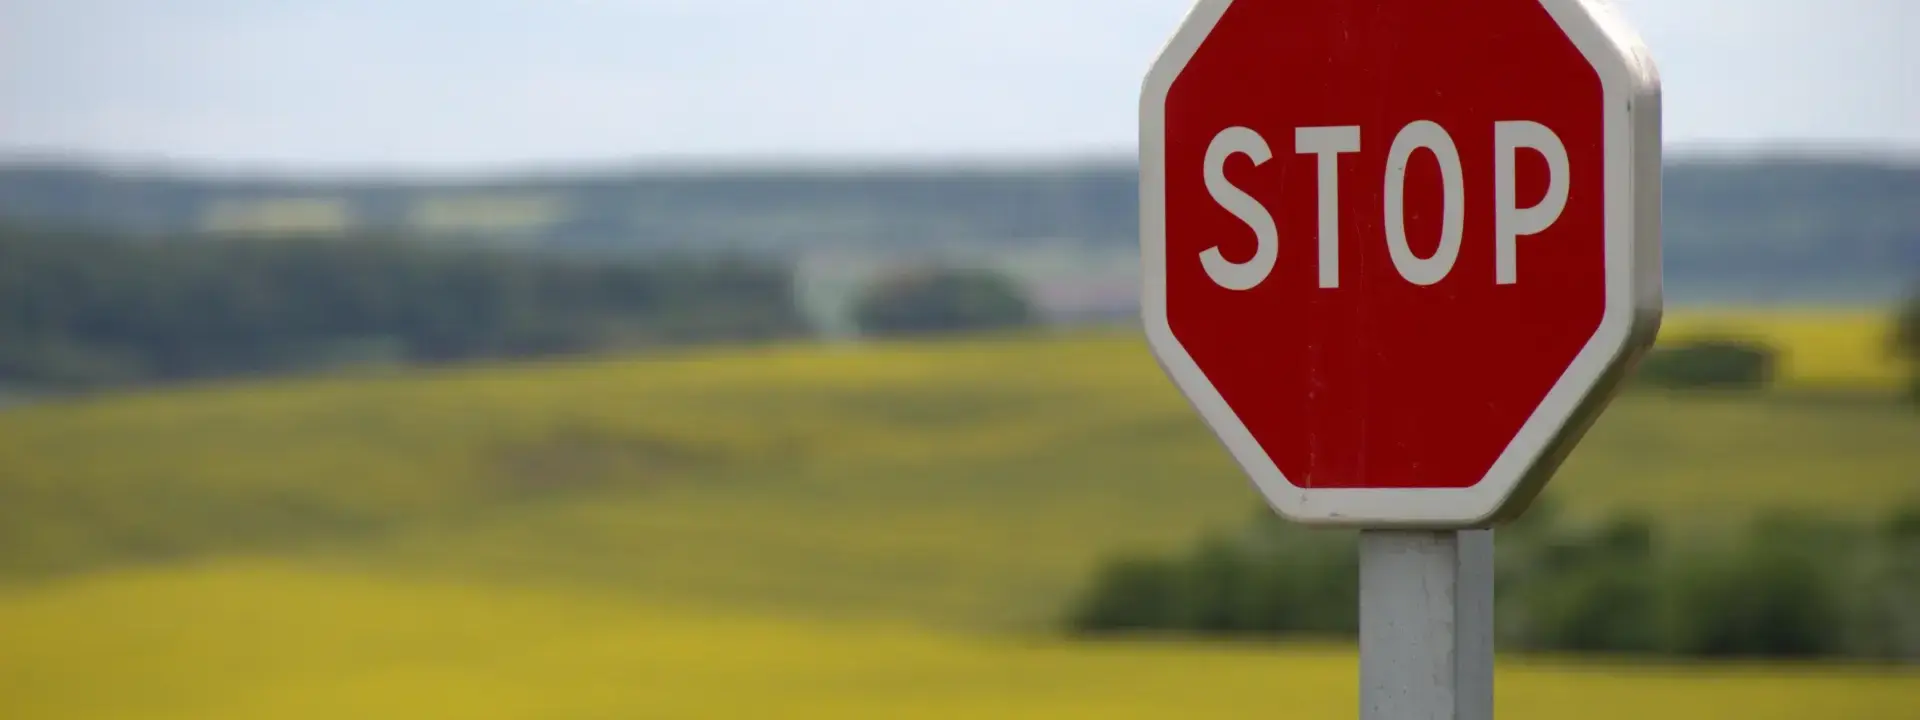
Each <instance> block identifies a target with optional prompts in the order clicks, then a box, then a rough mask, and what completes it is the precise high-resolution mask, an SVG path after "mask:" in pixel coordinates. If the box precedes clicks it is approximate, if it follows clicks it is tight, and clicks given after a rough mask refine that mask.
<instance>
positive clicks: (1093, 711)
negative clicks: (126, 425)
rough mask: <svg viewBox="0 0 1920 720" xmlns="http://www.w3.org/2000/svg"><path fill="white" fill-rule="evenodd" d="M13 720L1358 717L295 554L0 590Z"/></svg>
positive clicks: (1290, 679)
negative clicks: (292, 560)
mask: <svg viewBox="0 0 1920 720" xmlns="http://www.w3.org/2000/svg"><path fill="white" fill-rule="evenodd" d="M0 628H5V630H6V633H5V637H6V641H7V642H6V646H5V649H4V651H0V716H4V717H8V718H69V717H70V718H116V719H117V720H139V719H145V718H195V719H197V720H226V719H229V718H235V719H237V718H248V719H253V718H275V719H276V720H304V719H307V718H312V719H314V720H321V719H326V720H333V719H335V718H406V719H407V720H432V719H437V718H462V719H464V720H494V719H500V720H506V719H510V718H527V719H533V718H615V717H618V718H656V717H657V718H816V717H817V718H836V719H840V718H876V719H880V718H889V719H890V718H992V719H996V720H997V719H1001V718H1035V719H1041V718H1045V719H1048V720H1056V719H1058V720H1064V719H1068V718H1143V719H1144V718H1156V719H1159V718H1196V719H1199V718H1244V717H1265V716H1277V717H1289V718H1351V717H1354V716H1355V715H1356V714H1357V712H1356V699H1355V698H1356V695H1355V693H1356V692H1357V691H1356V674H1357V664H1356V663H1357V661H1356V658H1355V657H1354V655H1353V654H1352V652H1351V651H1350V650H1349V649H1346V648H1339V647H1321V646H1314V645H1305V646H1292V647H1280V648H1275V647H1266V648H1254V647H1238V648H1235V647H1219V646H1202V645H1192V644H1171V643H1168V644H1144V643H1136V644H1128V645H1117V644H1115V645H1108V644H1100V645H1074V644H1069V643H1066V642H1061V641H1053V640H1018V639H1009V638H1004V637H968V636H961V635H956V634H952V633H943V632H935V631H929V630H926V629H923V628H918V627H913V626H908V625H897V624H887V623H876V622H866V623H838V622H831V621H812V622H795V621H791V620H782V619H778V618H768V617H760V616H742V615H732V614H726V613H718V612H712V611H706V610H695V609H688V608H684V607H681V608H671V607H662V606H656V605H648V604H638V603H634V602H631V601H629V600H626V599H623V598H619V597H614V596H607V595H599V594H594V593H590V592H585V591H579V590H574V591H570V592H565V593H556V592H552V591H550V590H546V589H533V588H521V587H511V586H499V585H473V584H463V583H451V582H428V581H421V580H417V579H400V578H391V577H377V576H369V575H364V574H358V573H349V572H343V571H339V570H336V569H325V568H296V567H292V566H288V565H284V564H277V563H259V562H254V563H232V562H230V563H223V564H219V565H214V566H200V567H191V568H181V569H174V570H168V571H159V572H121V573H114V574H109V575H105V576H100V577H95V578H91V579H87V580H82V581H77V582H73V583H71V584H69V585H67V586H65V587H63V588H60V589H58V590H54V591H40V592H29V593H14V594H9V595H0ZM1496 686H1497V700H1496V703H1497V712H1498V714H1499V715H1500V716H1501V717H1508V718H1553V719H1554V720H1586V719H1589V718H1591V719H1592V720H1614V719H1616V718H1619V717H1623V716H1627V717H1636V718H1647V719H1648V720H1658V719H1665V718H1673V719H1674V720H1682V719H1684V720H1713V719H1715V718H1726V719H1727V720H1772V719H1776V718H1777V719H1778V720H1806V719H1809V718H1819V719H1820V720H1902V719H1903V718H1907V719H1910V718H1915V717H1920V714H1916V713H1920V673H1916V672H1912V671H1901V670H1884V669H1879V670H1876V669H1870V668H1852V669H1833V668H1819V667H1808V666H1797V667H1796V666H1771V667H1769V666H1731V667H1727V666H1722V667H1689V666H1668V667H1660V666H1650V667H1639V668H1636V667H1629V666H1620V665H1597V664H1591V663H1579V662H1571V661H1542V660H1538V659H1533V660H1525V661H1518V662H1514V661H1510V662H1506V663H1504V664H1503V665H1502V666H1501V667H1500V669H1499V671H1498V676H1497V680H1496Z"/></svg>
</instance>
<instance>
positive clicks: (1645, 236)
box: [1139, 0, 1663, 529]
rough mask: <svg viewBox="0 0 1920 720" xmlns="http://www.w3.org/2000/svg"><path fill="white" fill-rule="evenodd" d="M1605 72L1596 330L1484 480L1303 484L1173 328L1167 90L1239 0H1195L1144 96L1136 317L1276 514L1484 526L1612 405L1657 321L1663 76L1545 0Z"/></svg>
mask: <svg viewBox="0 0 1920 720" xmlns="http://www.w3.org/2000/svg"><path fill="white" fill-rule="evenodd" d="M1539 1H1540V4H1541V6H1542V7H1543V8H1544V9H1546V10H1547V12H1548V13H1549V14H1550V15H1551V16H1552V17H1553V18H1554V20H1555V22H1556V23H1557V24H1558V25H1559V26H1560V29H1561V31H1562V32H1564V33H1566V35H1567V37H1568V38H1569V39H1570V40H1571V41H1572V42H1573V43H1574V46H1575V47H1576V48H1578V49H1579V50H1580V52H1581V54H1582V55H1584V56H1585V57H1586V59H1587V62H1588V64H1589V65H1591V66H1592V67H1593V69H1594V71H1595V73H1596V74H1597V75H1598V76H1599V78H1600V82H1601V95H1602V102H1603V107H1604V112H1605V118H1604V121H1603V134H1604V140H1603V142H1604V144H1605V147H1604V149H1603V157H1604V163H1605V165H1606V167H1605V172H1604V177H1605V180H1604V182H1605V184H1606V207H1605V209H1604V214H1603V217H1604V220H1603V223H1604V229H1603V233H1604V244H1605V247H1604V251H1603V254H1604V258H1605V262H1606V281H1605V286H1606V289H1607V298H1606V306H1605V310H1604V312H1603V314H1602V317H1601V320H1600V326H1599V328H1598V329H1597V330H1596V331H1595V332H1594V335H1593V337H1591V338H1589V339H1588V341H1587V343H1586V345H1585V346H1584V347H1582V348H1581V350H1580V352H1579V353H1578V354H1577V355H1575V357H1574V360H1573V362H1572V363H1570V364H1569V366H1568V368H1567V370H1566V371H1565V372H1564V373H1563V374H1562V375H1561V377H1560V379H1559V380H1558V381H1556V382H1555V384H1554V386H1553V387H1552V388H1551V389H1550V390H1549V391H1548V392H1547V395H1546V397H1545V398H1544V399H1543V400H1542V401H1541V404H1540V406H1539V407H1538V408H1536V409H1535V411H1534V413H1533V414H1532V415H1531V416H1530V417H1529V418H1528V419H1527V421H1526V422H1525V423H1523V424H1522V425H1521V428H1520V430H1519V432H1518V433H1516V434H1515V436H1514V438H1513V439H1512V441H1511V442H1510V443H1509V444H1508V445H1507V447H1506V449H1505V450H1503V451H1502V452H1501V454H1500V456H1499V457H1498V458H1497V459H1496V460H1495V461H1494V464H1493V466H1492V467H1491V468H1490V469H1489V470H1488V472H1487V474H1486V475H1485V476H1483V477H1482V478H1481V479H1480V481H1479V482H1477V483H1475V484H1474V485H1472V486H1469V487H1465V488H1457V489H1453V488H1448V489H1355V488H1300V487H1297V486H1295V485H1294V484H1292V483H1291V482H1289V481H1288V480H1287V478H1286V476H1285V474H1283V473H1282V472H1281V471H1280V469H1279V468H1278V467H1277V466H1276V465H1275V464H1274V463H1273V461H1272V460H1271V459H1269V458H1268V457H1267V454H1266V451H1265V450H1264V449H1263V448H1261V447H1260V444H1259V442H1258V441H1257V440H1255V439H1254V437H1253V435H1252V433H1251V432H1249V431H1248V430H1247V428H1246V425H1245V424H1243V423H1242V422H1241V421H1240V419H1239V417H1238V416H1237V415H1236V414H1235V413H1234V411H1233V409H1232V408H1231V407H1229V406H1228V405H1227V403H1226V400H1225V399H1224V398H1222V397H1221V396H1220V394H1219V392H1218V391H1217V390H1216V389H1215V388H1214V386H1213V384H1212V382H1210V381H1209V380H1208V379H1207V377H1206V375H1205V373H1204V372H1202V371H1201V369H1200V368H1199V366H1198V365H1197V364H1196V363H1195V362H1194V361H1193V358H1192V357H1191V356H1189V355H1188V354H1187V352H1186V350H1185V349H1184V348H1183V347H1181V345H1180V343H1179V341H1178V339H1177V338H1175V337H1174V334H1173V329H1172V327H1171V325H1170V324H1169V322H1168V319H1167V308H1166V269H1167V265H1166V214H1167V213H1166V204H1165V197H1166V148H1165V127H1166V116H1165V110H1166V99H1167V95H1168V93H1169V92H1170V90H1171V88H1172V86H1173V83H1174V80H1175V79H1176V78H1178V77H1179V75H1180V73H1181V71H1182V70H1184V69H1185V67H1186V65H1187V63H1188V62H1189V61H1190V60H1191V59H1192V58H1193V55H1194V53H1195V52H1197V51H1198V50H1199V47H1200V45H1201V43H1202V42H1204V41H1205V39H1206V37H1207V35H1208V34H1209V33H1210V32H1211V31H1212V30H1213V27H1214V26H1215V25H1216V24H1218V22H1219V21H1220V18H1221V17H1222V16H1223V15H1224V14H1225V13H1226V11H1227V8H1228V7H1230V6H1231V5H1232V4H1233V2H1234V0H1199V1H1198V2H1196V3H1195V4H1194V6H1193V8H1192V9H1191V10H1190V11H1189V12H1188V14H1187V17H1186V19H1185V20H1184V21H1183V22H1182V23H1181V25H1180V27H1179V29H1178V30H1176V31H1175V32H1174V34H1173V35H1172V37H1171V38H1170V39H1169V40H1168V42H1167V44H1166V46H1165V48H1164V49H1163V50H1162V52H1161V53H1160V55H1159V57H1158V58H1157V59H1156V60H1155V61H1154V63H1153V66H1152V68H1151V69H1150V70H1148V72H1147V75H1146V79H1145V82H1144V83H1143V86H1142V91H1141V96H1140V127H1139V131H1140V160H1139V162H1140V185H1139V192H1140V199H1139V204H1140V205H1139V207H1140V246H1141V248H1140V249H1141V280H1142V288H1141V319H1142V321H1143V324H1144V326H1145V331H1146V337H1147V344H1148V346H1149V348H1150V349H1151V351H1152V353H1153V355H1154V358H1155V359H1156V360H1157V361H1158V362H1159V364H1160V366H1161V368H1162V370H1163V371H1164V372H1165V373H1166V374H1167V375H1168V377H1169V378H1170V379H1172V380H1173V382H1174V384H1175V385H1176V386H1177V387H1178V388H1179V389H1180V390H1181V392H1182V393H1183V394H1184V395H1185V396H1186V397H1187V400H1188V402H1189V403H1190V404H1192V405H1193V407H1194V409H1195V410H1196V411H1198V412H1199V414H1200V416H1201V418H1202V419H1203V420H1204V421H1205V422H1206V424H1207V425H1208V426H1209V427H1210V428H1211V429H1212V430H1213V431H1214V434H1215V435H1216V436H1217V437H1218V438H1219V440H1220V442H1221V443H1222V444H1223V445H1225V446H1226V449H1227V451H1228V453H1229V454H1231V455H1232V456H1233V458H1234V459H1235V461H1237V462H1238V463H1239V465H1240V466H1241V468H1242V469H1243V470H1245V471H1246V473H1247V474H1248V476H1249V478H1250V479H1251V480H1252V481H1253V484H1254V485H1255V487H1256V488H1257V489H1258V490H1259V491H1260V494H1261V495H1263V496H1264V497H1265V498H1266V500H1267V503H1268V504H1269V505H1270V506H1272V508H1273V509H1274V511H1276V512H1278V513H1279V514H1280V515H1281V516H1283V517H1285V518H1287V519H1288V520H1292V521H1294V522H1298V523H1302V524H1307V525H1322V526H1345V527H1405V528H1429V529H1457V528H1474V527H1487V526H1490V525H1493V524H1496V523H1498V522H1501V521H1504V520H1507V519H1510V518H1512V517H1513V516H1515V515H1517V514H1518V513H1519V512H1521V511H1523V510H1524V509H1525V505H1526V504H1527V503H1528V502H1529V501H1531V500H1532V498H1533V497H1534V495H1536V494H1537V493H1538V492H1539V490H1540V489H1541V488H1542V487H1544V486H1545V484H1546V482H1547V480H1548V479H1549V478H1550V476H1551V475H1552V474H1553V472H1554V470H1556V469H1557V468H1558V466H1559V464H1560V462H1561V461H1562V460H1564V459H1565V457H1566V456H1567V454H1568V453H1570V452H1571V451H1572V449H1573V446H1574V445H1575V444H1577V443H1578V441H1579V440H1580V438H1581V436H1583V435H1584V434H1585V432H1586V430H1587V428H1588V427H1589V426H1591V425H1592V423H1593V421H1594V420H1595V419H1596V418H1597V417H1598V416H1599V414H1600V412H1601V411H1602V410H1604V409H1605V407H1606V405H1607V403H1608V402H1609V401H1610V400H1611V399H1612V397H1613V395H1614V394H1615V392H1616V391H1617V389H1618V386H1619V384H1620V382H1621V380H1622V379H1623V378H1624V377H1625V375H1626V374H1627V373H1628V371H1629V370H1631V368H1632V367H1633V365H1634V364H1635V363H1636V362H1637V361H1638V359H1639V358H1640V356H1641V355H1642V354H1643V353H1644V352H1645V351H1646V349H1647V348H1648V347H1650V346H1651V345H1652V342H1653V338H1654V335H1655V334H1657V332H1658V330H1659V326H1660V320H1661V308H1662V302H1663V300H1662V288H1661V277H1660V174H1661V161H1662V141H1661V111H1660V79H1659V74H1658V71H1657V70H1656V68H1655V66H1654V64H1653V61H1652V58H1651V57H1650V54H1649V53H1648V52H1647V49H1646V46H1645V45H1644V43H1642V42H1641V40H1640V37H1639V36H1638V34H1637V33H1635V32H1634V31H1633V30H1632V28H1631V27H1629V26H1628V25H1627V23H1626V22H1625V21H1624V19H1622V18H1620V17H1619V16H1618V15H1617V14H1616V13H1615V11H1614V10H1613V8H1611V7H1610V6H1609V5H1608V4H1606V3H1604V2H1602V1H1601V0H1539Z"/></svg>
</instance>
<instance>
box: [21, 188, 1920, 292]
mask: <svg viewBox="0 0 1920 720" xmlns="http://www.w3.org/2000/svg"><path fill="white" fill-rule="evenodd" d="M1136 185H1137V181H1136V168H1135V167H1134V166H1133V162H1132V159H1131V158H1125V157H1115V158H1111V159H1109V160H1106V161H1087V162H1057V163H1031V164H1027V163H1023V164H1009V165H1004V166H999V167H956V166H948V167H940V166H920V167H865V168H862V167H847V168H805V167H789V168H758V169H756V168H745V169H732V170H729V169H714V168H709V169H702V170H690V169H643V168H631V169H604V170H602V169H580V170H573V171H564V172H552V173H539V174H533V173H529V174H520V175H502V176H490V177H468V178H458V179H446V180H403V179H391V178H388V179H380V178H373V179H342V180H334V179H317V178H316V179H300V178H285V177H271V176H266V177H248V176H210V175H205V174H195V173H194V172H193V170H192V169H191V168H166V167H161V168H146V169H131V168H111V167H102V166H98V165H91V164H88V163H85V162H81V161H65V160H56V161H48V162H11V163H0V218H6V219H12V220H16V221H25V222H32V223H35V224H43V225H55V226H80V227H91V228H96V229H101V230H105V231H109V232H114V233H125V234H133V235H149V234H157V235H171V236H180V235H193V234H200V233H238V234H244V233H249V232H273V233H282V234H296V235H297V234H318V235H355V234H390V235H397V236H405V237H413V238H423V239H429V240H447V241H458V242H462V243H477V244H494V245H501V246H509V247H520V248H527V249H538V250H544V251H554V252H567V253H576V254H588V255H618V254H633V253H654V252H671V251H695V252H709V251H714V250H725V251H729V252H746V253H751V254H753V255H754V256H756V257H779V258H783V259H784V260H791V259H795V258H805V257H809V256H815V257H826V258H829V261H830V262H831V261H837V260H840V259H842V258H853V259H872V258H879V257H885V258H888V259H904V260H906V261H910V262H912V261H920V260H925V259H927V258H929V257H934V256H944V255H950V254H960V255H965V256H969V257H974V258H980V257H985V258H989V259H991V260H992V261H993V262H995V263H996V264H1001V265H1013V266H1022V267H1023V268H1024V270H1025V271H1026V272H1027V273H1029V274H1030V275H1031V276H1034V277H1046V278H1048V279H1050V280H1052V281H1056V282H1060V283H1073V282H1078V281H1080V280H1079V279H1077V278H1076V277H1075V276H1078V277H1079V278H1084V277H1085V276H1086V275H1087V274H1088V273H1089V271H1090V269H1105V268H1108V267H1109V266H1112V267H1115V268H1118V267H1125V266H1128V264H1129V263H1130V262H1131V259H1132V258H1135V257H1137V256H1138V252H1139V236H1138V229H1137V219H1138V199H1139V193H1138V189H1137V187H1136ZM1662 190H1663V196H1664V197H1663V200H1662V213H1663V218H1664V220H1663V228H1662V238H1663V244H1664V247H1663V249H1662V258H1663V262H1664V264H1665V268H1666V276H1667V278H1666V279H1667V283H1666V291H1667V293H1668V297H1669V299H1670V300H1672V301H1674V302H1681V303H1696V302H1712V303H1724V304H1744V303H1751V302H1786V303H1806V302H1829V301H1844V302H1850V303H1860V302H1867V303H1872V304H1875V305H1880V304H1886V303H1889V302H1891V301H1892V299H1893V298H1894V297H1896V296H1897V295H1898V294H1899V293H1900V292H1901V291H1902V289H1903V286H1904V284H1905V283H1907V282H1909V281H1910V280H1911V279H1912V278H1913V277H1914V274H1915V273H1916V271H1920V204H1916V203H1915V202H1914V198H1916V197H1920V168H1915V167H1913V166H1912V165H1910V164H1908V165H1902V164H1900V163H1898V162H1882V161H1878V160H1873V159H1856V158H1844V157H1824V158H1823V157H1794V156H1790V155H1786V156H1774V157H1766V156H1761V157H1747V158H1720V159H1716V158H1689V157H1676V158H1674V159H1673V160H1672V161H1670V162H1669V164H1668V167H1667V169H1666V173H1665V175H1664V177H1663V180H1662ZM1113 260H1121V261H1124V262H1118V263H1115V262H1111V261H1113Z"/></svg>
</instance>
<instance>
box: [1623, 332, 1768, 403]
mask: <svg viewBox="0 0 1920 720" xmlns="http://www.w3.org/2000/svg"><path fill="white" fill-rule="evenodd" d="M1775 364H1776V359H1775V352H1774V350H1773V349H1772V348H1770V347H1768V346H1766V345H1764V344H1761V343H1757V342H1751V341H1746V340H1731V339H1707V340H1694V341H1689V342H1685V343H1680V344H1675V345H1670V346H1660V347H1655V348H1654V349H1653V350H1652V351H1650V352H1648V353H1647V356H1646V358H1645V359H1643V360H1642V361H1641V362H1640V367H1639V369H1638V370H1637V378H1638V380H1639V381H1640V382H1643V383H1646V384H1649V385H1652V386H1655V387H1661V388H1667V389H1675V390H1687V389H1695V388H1700V389H1708V388H1733V389H1754V388H1761V387H1765V386H1766V385H1767V384H1768V383H1771V382H1772V381H1773V373H1774V368H1775Z"/></svg>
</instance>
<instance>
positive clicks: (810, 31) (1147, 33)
mask: <svg viewBox="0 0 1920 720" xmlns="http://www.w3.org/2000/svg"><path fill="white" fill-rule="evenodd" d="M1456 1H1457V2H1461V3H1462V4H1463V5H1467V4H1470V3H1469V2H1468V0H1456ZM1620 4H1621V5H1622V6H1623V8H1624V10H1625V12H1626V15H1627V16H1628V18H1630V19H1631V20H1632V21H1633V22H1634V24H1635V25H1636V27H1637V28H1638V29H1639V30H1640V32H1641V34H1642V36H1643V37H1644V38H1645V39H1646V41H1647V44H1648V45H1649V46H1650V47H1651V49H1652V51H1653V53H1654V58H1655V60H1656V62H1657V63H1658V64H1659V65H1660V69H1661V74H1662V77H1663V79H1664V82H1665V88H1666V111H1667V118H1666V132H1667V138H1668V140H1669V143H1670V146H1672V147H1680V148H1689V147H1697V146H1701V145H1702V144H1710V145H1748V144H1752V143H1756V142H1790V143H1797V144H1807V143H1821V144H1833V143H1840V144H1846V145H1854V146H1860V145H1865V146H1873V147H1877V148H1882V149H1886V150H1897V151H1900V152H1902V153H1905V154H1912V153H1916V152H1920V51H1916V50H1915V49H1914V45H1915V44H1920V0H1622V2H1621V3H1620ZM1187 7H1188V3H1187V2H1186V1H1185V0H0V152H21V151H28V152H44V151H84V152H86V153H89V154H93V155H97V156H103V157H109V158H127V159H140V160H146V159H177V160H186V161H193V162H196V163H212V164H219V165H238V166H243V167H256V168H287V169H303V170H380V169H404V170H416V171H443V170H445V171H457V170H469V169H505V168H508V167H512V166H524V165H528V164H537V165H560V164H567V163H573V162H583V161H584V162H592V163H595V164H606V163H618V162H628V161H635V160H660V159H666V158H674V159H686V158H709V157H724V158H765V157H766V156H769V155H772V156H789V157H792V156H803V157H832V158H839V157H848V156H859V157H873V156H902V155H905V156H939V157H980V156H1004V155H1027V154H1045V155H1077V154H1089V153H1118V152H1127V151H1130V150H1131V149H1132V147H1133V143H1134V138H1135V136H1134V132H1135V122H1136V120H1135V107H1136V101H1137V97H1138V93H1139V87H1140V78H1141V75H1142V73H1143V72H1144V71H1145V70H1146V68H1147V66H1148V64H1149V63H1150V62H1151V61H1152V59H1153V56H1154V54H1155V53H1156V52H1157V51H1158V50H1159V47H1160V45H1161V43H1162V42H1163V41H1164V40H1165V38H1166V36H1167V35H1168V34H1169V33H1170V32H1171V31H1172V30H1173V29H1174V27H1175V26H1176V25H1177V24H1178V23H1179V20H1180V18H1181V16H1182V15H1184V13H1185V11H1186V8H1187Z"/></svg>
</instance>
